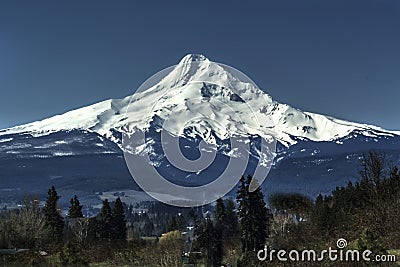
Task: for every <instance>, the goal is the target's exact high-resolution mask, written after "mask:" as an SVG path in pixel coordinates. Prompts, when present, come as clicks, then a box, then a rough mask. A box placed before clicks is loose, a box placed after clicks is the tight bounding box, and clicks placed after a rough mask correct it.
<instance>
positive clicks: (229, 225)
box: [224, 200, 239, 243]
mask: <svg viewBox="0 0 400 267" xmlns="http://www.w3.org/2000/svg"><path fill="white" fill-rule="evenodd" d="M235 209H236V207H235V203H234V202H233V201H232V200H228V203H227V204H226V211H225V223H224V224H225V225H226V230H225V236H224V243H226V242H235V240H236V239H237V237H238V233H239V222H238V217H237V214H236V211H235Z"/></svg>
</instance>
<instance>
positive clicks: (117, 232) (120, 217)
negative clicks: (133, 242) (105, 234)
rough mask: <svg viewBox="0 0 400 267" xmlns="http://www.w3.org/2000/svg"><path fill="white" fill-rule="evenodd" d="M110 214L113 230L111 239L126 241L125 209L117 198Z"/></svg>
mask: <svg viewBox="0 0 400 267" xmlns="http://www.w3.org/2000/svg"><path fill="white" fill-rule="evenodd" d="M112 214H113V218H112V222H113V225H112V226H113V230H114V231H113V232H114V236H113V238H115V239H117V240H125V239H126V219H125V209H124V206H123V204H122V201H121V199H120V198H119V197H118V198H117V199H116V200H115V205H114V209H113V212H112Z"/></svg>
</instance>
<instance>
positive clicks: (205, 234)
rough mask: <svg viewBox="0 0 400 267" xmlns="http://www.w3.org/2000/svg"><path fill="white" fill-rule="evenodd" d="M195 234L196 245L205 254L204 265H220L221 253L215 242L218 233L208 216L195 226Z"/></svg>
mask: <svg viewBox="0 0 400 267" xmlns="http://www.w3.org/2000/svg"><path fill="white" fill-rule="evenodd" d="M196 235H197V242H198V245H199V247H200V248H201V249H202V250H203V252H204V254H205V258H206V266H221V261H222V255H221V253H220V250H219V244H218V242H217V239H218V233H217V231H216V230H215V227H214V225H213V222H212V221H211V219H210V217H209V216H208V217H207V218H205V219H204V221H203V223H202V224H201V225H199V226H198V227H197V229H196Z"/></svg>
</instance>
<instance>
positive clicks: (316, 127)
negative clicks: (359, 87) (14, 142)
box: [0, 55, 400, 146]
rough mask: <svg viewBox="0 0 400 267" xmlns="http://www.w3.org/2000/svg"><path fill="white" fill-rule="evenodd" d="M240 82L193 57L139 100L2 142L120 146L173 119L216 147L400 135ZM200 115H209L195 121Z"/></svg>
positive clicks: (173, 127) (108, 103)
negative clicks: (218, 143) (82, 134)
mask: <svg viewBox="0 0 400 267" xmlns="http://www.w3.org/2000/svg"><path fill="white" fill-rule="evenodd" d="M240 78H242V79H240ZM240 78H238V77H237V75H235V73H232V71H231V69H228V68H226V67H225V66H223V65H220V64H216V63H214V62H211V61H209V60H208V59H207V58H205V57H204V56H202V55H187V56H185V57H184V58H183V59H182V60H181V62H180V63H179V64H178V65H176V66H175V67H174V68H171V69H170V70H168V73H167V74H166V76H165V77H164V78H162V79H161V80H160V81H159V82H158V83H156V84H155V85H153V86H151V87H150V88H146V90H144V91H141V92H139V93H136V94H134V95H133V96H127V97H126V98H124V99H112V100H105V101H102V102H99V103H96V104H93V105H90V106H87V107H83V108H80V109H76V110H72V111H69V112H66V113H64V114H61V115H57V116H53V117H50V118H48V119H45V120H42V121H36V122H33V123H29V124H25V125H21V126H17V127H13V128H9V129H5V130H1V131H0V138H1V136H2V135H3V136H4V135H8V134H15V133H29V134H32V135H33V136H40V135H46V134H49V133H53V132H58V131H65V130H73V129H79V130H88V131H92V132H96V133H98V134H100V135H102V136H105V137H106V138H108V139H110V140H111V141H113V142H115V143H117V144H119V145H120V144H121V140H120V138H118V137H117V136H116V134H115V132H130V131H134V130H135V129H140V130H146V129H148V128H149V127H150V124H151V122H157V120H159V121H160V122H164V121H165V120H167V119H170V117H171V116H172V115H173V123H169V124H168V127H166V128H167V130H168V131H169V132H170V133H172V134H174V135H184V134H183V132H184V129H185V128H188V127H190V128H191V130H192V133H193V134H197V135H199V136H200V137H201V138H203V139H204V140H205V141H207V142H215V140H213V136H212V135H210V132H213V133H214V134H215V136H216V137H218V138H219V139H221V140H224V139H227V138H229V137H231V136H233V135H240V136H246V135H259V136H261V137H264V136H265V135H268V134H270V133H271V131H272V132H273V133H274V135H275V137H276V138H277V140H278V141H279V142H280V143H282V144H284V145H285V146H290V145H293V144H295V143H296V142H297V140H299V139H308V140H312V141H334V140H338V139H340V138H343V137H345V136H348V135H349V134H351V133H352V132H354V131H357V132H358V133H360V134H363V135H365V136H394V135H399V134H400V132H395V131H386V130H384V129H381V128H379V127H376V126H371V125H366V124H359V123H353V122H348V121H344V120H339V119H335V118H332V117H328V116H324V115H320V114H315V113H310V112H303V111H300V110H298V109H295V108H292V107H290V106H289V105H286V104H280V103H278V102H276V101H274V100H272V98H271V97H270V96H269V95H267V94H266V93H265V92H263V91H262V90H260V89H259V88H257V87H256V86H255V84H253V83H252V82H251V80H250V79H248V78H247V77H240ZM196 114H203V115H205V116H203V117H202V118H201V119H199V120H195V121H190V119H191V118H193V116H195V115H196ZM236 114H240V115H239V116H236ZM254 115H256V117H257V119H254V118H253V117H254ZM188 121H189V123H188ZM164 126H165V125H164Z"/></svg>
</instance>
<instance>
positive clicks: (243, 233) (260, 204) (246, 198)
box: [236, 175, 271, 252]
mask: <svg viewBox="0 0 400 267" xmlns="http://www.w3.org/2000/svg"><path fill="white" fill-rule="evenodd" d="M252 179H253V178H252V177H251V176H250V175H249V176H247V180H246V181H245V180H244V177H242V178H241V179H240V186H239V190H238V194H237V197H236V199H237V202H238V203H239V208H238V209H239V220H240V238H241V240H242V250H243V252H248V251H257V250H259V249H262V248H263V247H264V244H265V241H266V238H267V237H268V227H269V221H270V218H271V214H270V212H269V210H268V208H267V207H266V204H265V201H264V196H263V194H262V192H261V189H260V187H259V186H258V187H257V189H256V190H254V191H253V192H249V186H250V183H251V181H252Z"/></svg>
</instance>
